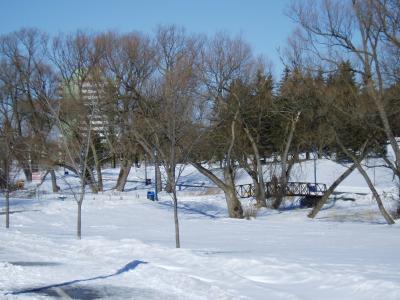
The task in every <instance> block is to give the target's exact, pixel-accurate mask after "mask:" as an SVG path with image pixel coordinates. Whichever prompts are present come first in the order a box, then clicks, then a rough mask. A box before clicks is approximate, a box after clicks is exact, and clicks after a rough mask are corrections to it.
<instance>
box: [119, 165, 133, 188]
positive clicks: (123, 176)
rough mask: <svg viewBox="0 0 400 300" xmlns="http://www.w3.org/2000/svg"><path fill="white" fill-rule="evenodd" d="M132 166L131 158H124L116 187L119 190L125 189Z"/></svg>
mask: <svg viewBox="0 0 400 300" xmlns="http://www.w3.org/2000/svg"><path fill="white" fill-rule="evenodd" d="M131 167H132V161H131V160H129V159H124V160H123V162H122V164H121V169H120V171H119V175H118V180H117V184H116V186H115V189H116V190H117V191H119V192H123V191H124V189H125V185H126V181H127V179H128V175H129V172H130V171H131Z"/></svg>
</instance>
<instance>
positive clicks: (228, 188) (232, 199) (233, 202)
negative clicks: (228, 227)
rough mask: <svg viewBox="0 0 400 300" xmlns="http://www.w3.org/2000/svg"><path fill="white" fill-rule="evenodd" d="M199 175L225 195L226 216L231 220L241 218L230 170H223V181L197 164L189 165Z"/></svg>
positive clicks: (240, 207)
mask: <svg viewBox="0 0 400 300" xmlns="http://www.w3.org/2000/svg"><path fill="white" fill-rule="evenodd" d="M191 165H192V166H194V167H195V168H196V169H197V170H198V171H199V172H200V173H201V174H203V175H204V176H206V177H207V178H208V179H210V180H211V181H212V182H214V183H215V184H216V185H217V186H218V187H219V188H220V189H221V190H222V191H223V192H224V194H225V201H226V204H227V207H228V214H229V217H231V218H238V219H242V218H243V209H242V204H241V203H240V201H239V199H238V198H237V195H236V189H235V184H234V181H233V175H232V170H229V169H228V166H226V167H225V168H224V181H225V182H223V181H222V180H221V179H219V178H218V177H217V176H215V175H214V174H213V173H212V172H211V171H209V170H207V169H206V168H204V167H203V166H202V165H201V164H199V163H191Z"/></svg>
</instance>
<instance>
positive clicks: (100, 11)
mask: <svg viewBox="0 0 400 300" xmlns="http://www.w3.org/2000/svg"><path fill="white" fill-rule="evenodd" d="M289 1H290V0H264V1H263V0H247V1H240V0H198V1H194V0H186V1H184V0H169V1H168V0H164V1H162V0H142V1H136V0H80V1H79V0H0V33H8V32H11V31H14V30H17V29H19V28H21V27H37V28H39V29H41V30H44V31H46V32H47V33H49V34H51V35H54V34H57V33H58V32H70V31H74V30H76V29H78V28H80V29H88V30H94V31H99V30H109V29H112V30H118V31H120V32H127V31H132V30H137V31H142V32H147V33H151V32H152V31H153V30H154V29H155V27H156V26H157V25H159V24H177V25H181V26H184V27H185V28H186V29H187V30H188V32H194V33H205V34H209V35H211V34H213V33H215V32H218V31H226V32H228V33H230V34H232V35H237V34H240V35H241V36H242V37H243V38H244V39H245V40H246V41H248V42H249V43H250V44H251V45H252V47H253V49H254V52H255V53H256V54H263V55H264V56H265V57H267V58H269V59H270V60H271V61H272V62H273V64H274V67H275V68H274V71H275V72H274V73H276V74H277V75H278V74H279V73H280V72H281V69H282V66H281V63H280V60H279V54H278V52H277V49H278V48H279V47H284V45H285V43H286V39H287V37H288V36H289V35H290V33H291V32H292V30H293V29H294V24H293V23H292V22H291V21H290V20H289V18H288V17H287V16H285V15H284V13H283V10H284V9H285V7H286V6H287V5H288V3H289Z"/></svg>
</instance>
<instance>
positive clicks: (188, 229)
mask: <svg viewBox="0 0 400 300" xmlns="http://www.w3.org/2000/svg"><path fill="white" fill-rule="evenodd" d="M317 167H318V168H317V179H318V180H317V181H318V182H324V183H327V184H328V185H329V184H330V183H332V182H333V180H334V177H335V175H337V174H339V173H340V172H341V171H343V167H342V166H340V165H337V164H335V163H333V162H330V161H327V160H318V162H317ZM117 172H118V170H106V171H104V176H105V178H106V179H115V177H116V174H117ZM152 172H153V170H152V168H151V167H150V168H149V174H152ZM369 172H370V174H371V176H372V177H373V172H374V171H373V170H369ZM313 176H314V175H313V162H312V161H311V162H307V163H304V164H302V165H300V166H297V167H296V168H295V170H294V173H293V180H296V179H297V180H300V179H301V180H302V181H307V180H309V181H313ZM61 177H63V176H61ZM143 178H144V173H143V168H142V169H133V170H132V172H131V174H130V180H142V179H143ZM237 179H238V182H240V183H249V182H250V180H249V178H248V177H247V176H245V174H244V173H243V172H239V174H238V178H237ZM66 180H68V181H69V182H70V183H73V182H74V179H73V177H72V176H67V177H66ZM63 182H64V181H63V180H61V179H60V180H59V184H60V185H61V186H62V187H63V188H64V189H66V186H67V185H66V184H65V183H63ZM181 182H185V183H190V184H203V183H204V184H205V185H212V184H211V183H210V182H209V181H208V180H207V179H206V178H204V177H202V176H201V175H200V174H198V173H197V172H196V171H195V170H194V169H192V168H190V167H188V168H186V169H185V170H184V173H183V174H182V178H181ZM375 182H376V185H377V187H378V188H379V190H380V192H381V193H383V192H395V191H396V184H395V183H393V182H392V177H391V174H390V172H388V171H387V170H385V169H377V170H375ZM105 183H106V184H105V186H106V191H105V192H104V193H99V194H97V195H93V194H90V193H88V194H87V196H86V198H85V201H84V203H83V216H82V218H83V219H82V220H83V230H82V231H83V239H82V240H77V239H76V238H75V229H76V228H75V223H76V204H75V202H74V200H73V198H72V196H71V195H70V194H68V192H67V191H62V192H61V193H60V194H64V195H66V196H67V198H66V199H65V200H61V199H59V198H58V195H57V194H52V193H50V192H49V190H50V182H48V181H46V182H45V183H44V184H43V186H42V187H41V189H40V191H41V194H40V197H39V199H31V198H29V199H28V198H27V197H22V195H21V194H19V195H15V196H16V198H13V199H12V206H11V211H12V212H13V214H12V215H11V228H10V229H8V230H6V229H5V228H4V227H1V229H0V241H1V244H0V299H52V298H60V299H71V298H72V299H99V298H101V299H400V272H399V270H400V259H399V251H400V240H399V238H398V237H399V234H400V226H399V224H395V225H393V226H389V225H386V224H385V223H384V220H383V219H382V218H381V216H380V215H379V212H378V210H377V208H376V204H375V203H374V201H373V200H372V199H371V196H370V194H369V191H368V190H367V189H366V186H365V184H364V183H363V181H362V178H361V177H360V176H359V174H358V173H357V172H355V173H354V174H353V175H352V176H350V177H349V178H348V179H347V180H346V181H345V182H344V183H343V184H342V185H341V186H340V187H339V189H340V190H341V191H344V192H350V193H349V197H352V198H355V199H356V200H355V201H341V200H338V201H331V202H330V203H328V204H327V205H326V206H325V207H324V209H323V210H322V211H321V212H320V214H318V216H317V218H316V219H314V220H311V219H308V218H307V217H306V214H307V212H308V211H309V210H308V209H298V208H297V205H296V204H297V203H298V202H297V200H296V199H294V202H292V203H287V205H286V209H283V210H281V211H271V210H262V211H260V212H259V213H258V216H257V218H256V219H251V220H245V219H243V220H234V219H229V218H227V212H226V208H225V201H224V197H223V195H222V194H220V193H219V192H218V190H217V189H207V188H201V189H198V188H187V189H184V190H182V191H180V192H179V193H178V197H179V206H180V209H179V215H180V227H181V244H182V248H181V249H175V248H174V245H175V241H174V227H173V215H172V206H171V199H170V197H169V195H168V194H165V193H162V194H161V195H160V201H159V202H152V201H149V200H146V192H147V189H146V188H145V186H144V185H143V184H141V183H135V182H129V183H128V184H127V192H124V193H118V192H115V191H113V190H112V189H111V187H112V186H113V184H115V182H113V181H110V180H107V181H106V182H105ZM351 192H357V193H358V192H360V193H368V194H367V195H359V194H352V193H351ZM387 195H388V194H387ZM17 196H18V197H17ZM385 199H386V200H385V205H386V206H388V207H389V208H390V205H392V204H393V201H391V200H390V199H391V197H390V196H386V198H385ZM243 203H244V206H245V207H246V206H247V205H248V200H243ZM0 204H1V205H3V201H2V200H1V201H0ZM1 220H4V216H1ZM2 223H4V222H3V221H2Z"/></svg>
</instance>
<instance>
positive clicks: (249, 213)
mask: <svg viewBox="0 0 400 300" xmlns="http://www.w3.org/2000/svg"><path fill="white" fill-rule="evenodd" d="M257 211H258V209H257V207H256V206H255V205H254V204H252V203H249V204H248V205H246V206H243V217H244V218H245V219H246V220H250V219H251V218H253V219H255V218H257Z"/></svg>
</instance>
